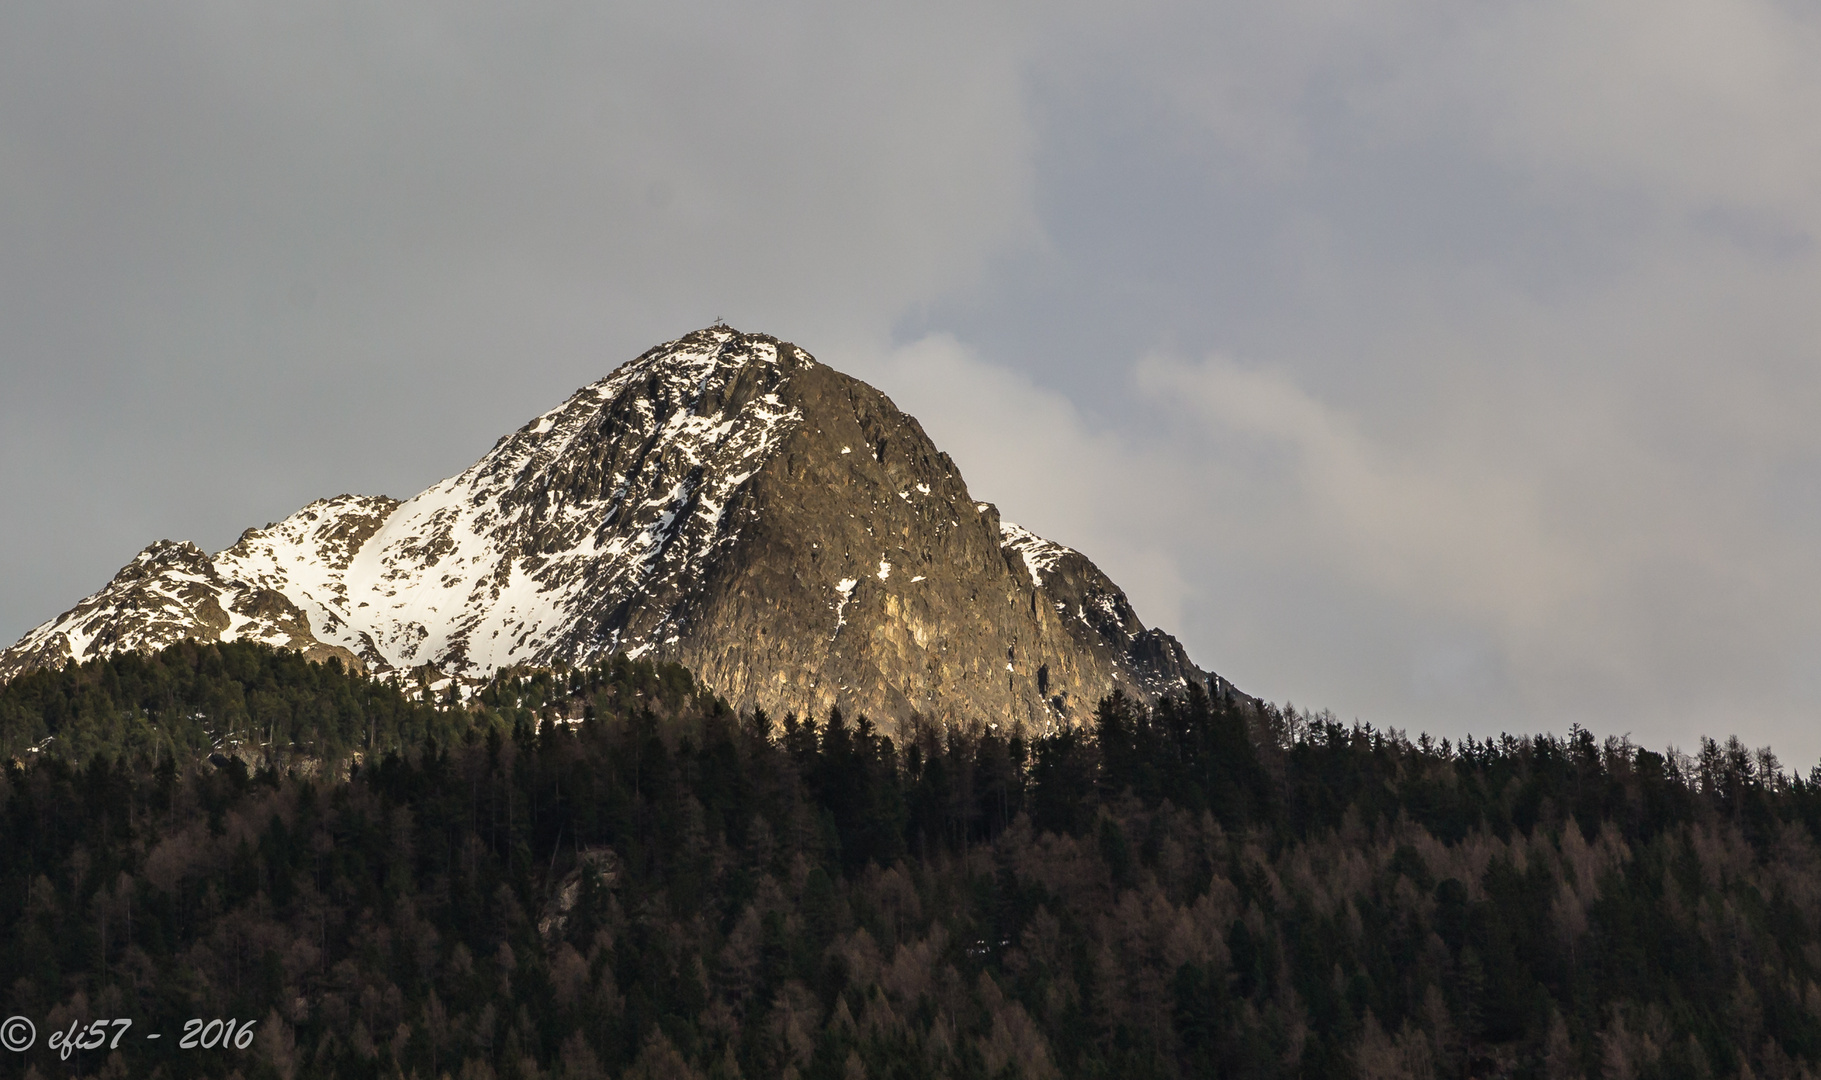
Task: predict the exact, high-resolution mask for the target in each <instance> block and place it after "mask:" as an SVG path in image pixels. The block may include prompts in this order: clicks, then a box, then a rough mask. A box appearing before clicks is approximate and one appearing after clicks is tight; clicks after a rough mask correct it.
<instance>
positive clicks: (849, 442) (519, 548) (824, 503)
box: [0, 324, 1223, 727]
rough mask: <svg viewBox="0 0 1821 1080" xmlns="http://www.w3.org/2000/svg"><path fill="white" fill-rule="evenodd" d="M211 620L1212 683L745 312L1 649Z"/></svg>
mask: <svg viewBox="0 0 1821 1080" xmlns="http://www.w3.org/2000/svg"><path fill="white" fill-rule="evenodd" d="M184 636H190V637H200V638H204V639H208V640H232V639H235V638H254V639H257V640H263V641H268V642H271V643H273V644H278V645H285V646H288V647H293V648H301V649H305V650H307V651H309V652H311V654H312V655H316V656H319V657H320V656H329V655H335V656H341V657H343V658H344V659H346V660H347V661H348V662H350V663H359V664H364V665H365V666H366V667H367V668H368V669H369V670H372V671H378V672H384V671H400V670H405V669H409V668H414V667H418V666H420V665H423V664H434V665H435V666H437V667H438V668H439V669H441V670H443V671H445V672H448V673H451V674H461V675H466V676H484V675H487V674H489V673H491V672H494V671H497V670H499V669H501V668H505V667H510V666H513V665H516V664H532V665H556V664H582V663H588V662H592V661H596V660H599V659H604V658H605V657H607V656H609V655H611V654H613V653H615V652H624V653H626V654H628V655H630V656H633V657H641V656H652V657H654V658H665V659H673V660H677V661H680V662H682V663H684V664H686V665H688V666H690V667H691V668H693V669H694V670H695V671H696V673H697V675H698V677H699V678H701V680H702V681H703V682H704V683H705V684H706V685H708V686H709V687H711V688H713V689H714V690H716V691H717V692H719V693H721V694H723V695H725V696H727V697H728V698H729V700H730V701H732V702H734V703H735V704H736V705H738V706H740V707H752V706H763V707H765V708H767V709H768V710H771V711H773V712H778V713H782V712H785V711H789V710H795V711H798V712H800V713H810V712H814V713H821V712H826V710H828V709H829V708H832V707H835V706H837V705H838V706H840V707H842V708H843V709H845V710H848V711H850V712H865V713H868V714H870V715H872V716H874V717H876V718H885V717H897V718H900V719H903V718H908V717H910V716H912V715H923V716H929V717H932V718H947V719H964V718H972V719H979V720H987V721H992V722H1007V723H1014V724H1028V725H1036V726H1039V727H1044V726H1048V725H1051V724H1054V723H1057V722H1064V723H1066V722H1072V721H1074V720H1077V719H1079V718H1080V717H1081V716H1082V715H1083V714H1084V710H1085V709H1087V708H1091V707H1092V705H1093V703H1094V702H1095V701H1097V700H1098V699H1099V698H1100V697H1101V696H1103V695H1104V694H1106V693H1107V692H1109V691H1111V690H1113V689H1120V688H1123V689H1125V690H1127V691H1128V692H1129V693H1132V694H1135V695H1138V696H1145V697H1150V696H1155V695H1156V694H1158V693H1161V692H1165V691H1169V690H1175V689H1180V688H1183V687H1186V686H1187V685H1189V684H1190V683H1199V684H1203V685H1210V684H1209V683H1208V679H1209V677H1208V676H1207V675H1205V674H1204V673H1203V672H1201V671H1200V669H1198V668H1196V667H1195V665H1194V664H1192V663H1190V662H1189V661H1188V658H1187V656H1186V655H1185V654H1184V653H1183V651H1182V648H1181V646H1180V645H1179V644H1177V643H1176V641H1175V639H1173V638H1170V637H1169V636H1168V635H1167V634H1162V633H1161V632H1159V631H1155V630H1149V629H1146V628H1145V627H1144V625H1143V624H1142V623H1141V622H1140V621H1139V620H1138V617H1137V615H1136V613H1134V612H1133V611H1132V609H1131V605H1130V604H1129V602H1128V601H1127V600H1126V598H1125V595H1124V593H1123V592H1121V591H1120V590H1119V589H1118V587H1117V586H1115V585H1114V584H1113V583H1112V582H1111V581H1109V580H1108V579H1107V578H1106V577H1105V575H1104V574H1101V573H1100V571H1099V570H1098V569H1097V568H1096V567H1094V565H1093V564H1092V563H1091V562H1090V561H1088V560H1087V558H1086V557H1085V556H1083V555H1081V554H1080V553H1079V552H1076V551H1074V550H1073V549H1070V548H1067V547H1064V546H1062V545H1060V544H1056V543H1053V542H1051V541H1048V540H1044V539H1043V538H1041V537H1038V536H1036V535H1035V534H1032V533H1030V532H1029V531H1027V530H1024V529H1022V528H1019V527H1018V526H1016V525H1012V524H1011V523H1009V522H1005V523H1002V522H1001V521H1000V520H999V515H998V512H997V510H996V509H995V508H994V507H993V506H992V504H990V503H985V502H977V501H976V500H975V499H974V498H973V497H972V496H971V495H970V494H969V493H968V490H967V487H966V485H965V483H964V482H963V481H962V478H961V475H960V472H959V470H958V469H957V468H956V467H955V464H954V462H953V461H952V460H950V459H949V457H948V455H946V454H944V453H942V452H941V451H939V450H938V449H937V448H936V447H935V445H934V444H933V443H932V442H931V441H930V439H929V437H928V436H927V435H926V434H925V433H924V431H923V429H922V426H921V425H920V424H918V423H917V421H916V420H915V419H914V418H912V417H910V416H908V415H906V414H904V413H903V412H901V411H900V410H899V409H898V408H897V407H896V406H895V405H894V404H893V403H892V402H891V400H890V399H889V398H887V397H886V396H885V395H884V394H881V393H880V392H879V391H878V390H876V389H874V388H873V387H871V386H868V385H867V384H865V383H862V382H860V381H859V380H856V379H853V378H851V377H849V376H846V375H843V374H841V373H840V372H838V371H835V370H833V369H832V368H829V367H827V366H825V365H822V364H820V363H818V362H817V361H816V360H815V359H814V358H812V357H811V356H810V355H809V354H808V353H807V352H805V351H804V350H802V349H800V348H798V347H797V346H795V345H792V344H790V343H788V342H784V341H780V340H779V339H777V338H774V337H770V336H768V335H764V334H748V333H743V332H740V331H738V330H735V329H733V328H732V327H728V326H725V325H720V324H717V325H715V326H710V327H705V328H703V329H700V330H696V331H694V332H692V333H689V334H686V335H684V336H682V337H680V338H677V339H676V340H674V341H670V342H666V343H664V344H663V345H659V346H657V347H656V348H653V349H651V350H648V351H647V352H645V353H644V354H642V355H641V356H639V357H637V358H635V359H634V360H631V361H629V362H628V363H626V364H623V365H621V366H620V367H618V368H617V369H615V370H614V371H613V372H611V373H610V374H608V375H607V376H606V377H605V378H603V379H600V380H599V381H597V382H594V383H591V384H589V385H588V386H585V387H583V388H582V389H580V390H578V391H576V392H575V393H574V394H572V395H570V396H569V398H567V399H566V400H565V401H563V402H562V403H561V404H559V405H557V406H556V407H555V408H553V409H551V410H550V411H548V412H545V413H543V414H541V415H539V416H537V417H534V418H533V419H532V420H530V421H529V422H528V423H526V424H525V425H524V426H523V427H521V428H519V429H518V430H517V431H515V432H513V433H511V434H510V435H507V436H506V437H505V438H503V439H501V440H500V441H499V443H497V444H496V445H495V446H494V447H493V449H491V450H490V451H488V452H487V454H486V455H484V456H483V457H482V458H481V459H480V460H479V461H477V462H476V463H475V464H474V465H473V466H471V467H469V468H468V469H466V470H465V471H463V472H461V473H459V474H457V475H456V476H453V477H450V478H449V479H447V480H444V481H442V482H441V483H439V484H436V485H433V486H432V487H430V488H429V489H428V490H426V491H424V492H421V493H420V494H418V495H417V496H415V497H413V498H411V499H408V500H405V501H404V502H402V503H401V502H398V501H396V500H392V499H386V498H379V497H372V496H356V495H343V496H339V497H337V498H334V499H326V500H319V501H318V502H314V503H311V504H310V505H309V506H306V507H304V508H303V509H302V510H299V511H298V512H297V513H296V514H293V515H292V516H291V517H289V518H287V519H285V520H284V521H282V522H279V523H277V524H274V525H270V526H268V527H266V528H264V529H256V530H248V531H247V532H246V533H245V534H243V535H242V537H241V538H240V540H239V541H237V542H236V543H235V544H234V546H232V547H230V548H228V549H227V550H225V551H223V552H220V553H218V554H216V555H214V556H212V557H210V556H206V555H204V554H203V553H202V552H201V551H200V550H198V549H196V548H195V547H194V546H193V545H172V544H169V542H164V543H163V544H161V545H154V546H153V547H152V548H148V549H147V550H146V552H144V553H142V554H141V555H140V556H139V557H138V558H136V559H135V560H134V562H133V563H132V564H129V566H128V567H127V568H125V569H123V570H122V571H121V572H120V574H119V575H117V576H116V578H115V580H114V581H113V582H110V584H109V585H108V586H107V587H106V588H104V589H103V590H102V591H101V592H99V593H97V594H95V596H92V597H90V598H88V599H86V600H84V601H83V602H82V603H81V604H79V605H78V606H77V607H76V608H74V609H72V610H71V611H70V612H67V613H65V614H64V615H63V616H60V617H59V618H58V619H54V620H52V621H51V622H49V623H46V624H44V625H43V626H41V627H39V628H37V629H35V630H33V631H32V632H31V633H30V634H28V635H26V637H25V638H24V639H22V640H21V642H20V643H19V644H18V645H16V646H14V648H12V649H9V650H7V651H6V652H5V653H0V679H3V678H7V677H10V676H11V675H12V674H14V673H16V672H17V671H20V670H24V669H25V668H27V667H32V666H41V665H43V664H46V663H58V662H62V660H65V659H71V658H73V659H85V658H87V657H88V656H92V655H98V654H100V653H104V652H111V651H115V650H118V649H122V648H149V647H155V646H157V645H161V644H166V643H169V641H171V640H176V639H177V638H178V637H184ZM1211 685H1213V686H1214V687H1216V688H1219V687H1220V686H1221V685H1223V684H1221V683H1219V681H1218V680H1215V681H1214V682H1213V683H1212V684H1211Z"/></svg>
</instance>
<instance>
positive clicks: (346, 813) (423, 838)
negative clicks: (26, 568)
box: [0, 644, 1821, 1080]
mask: <svg viewBox="0 0 1821 1080" xmlns="http://www.w3.org/2000/svg"><path fill="white" fill-rule="evenodd" d="M0 751H4V753H5V755H6V757H7V758H8V759H9V760H10V764H9V765H8V766H7V768H6V771H5V774H4V777H3V778H0V808H3V812H4V819H3V820H0V926H6V927H10V928H12V929H11V930H10V931H9V932H7V933H5V934H4V935H0V993H4V994H5V996H6V1001H5V1003H4V1006H3V1007H0V1008H3V1011H4V1012H5V1013H6V1014H8V1015H12V1014H17V1015H22V1016H27V1017H31V1018H33V1020H34V1021H35V1023H36V1024H37V1027H38V1029H39V1031H40V1032H48V1031H51V1030H59V1029H62V1028H65V1027H67V1026H68V1025H69V1024H70V1023H71V1022H72V1021H82V1022H85V1023H86V1022H88V1021H89V1020H90V1019H92V1018H108V1017H132V1018H134V1020H135V1025H136V1026H137V1027H138V1029H139V1030H150V1029H155V1028H162V1029H163V1030H166V1031H171V1032H176V1031H178V1030H179V1029H180V1028H181V1027H182V1025H183V1022H184V1021H185V1020H186V1019H188V1018H193V1017H224V1018H238V1019H242V1020H244V1019H248V1018H254V1019H257V1021H258V1022H257V1023H256V1024H255V1028H254V1030H255V1031H256V1033H257V1034H256V1037H255V1038H254V1039H253V1041H252V1045H251V1046H249V1047H248V1048H247V1049H245V1050H244V1051H242V1050H232V1049H230V1050H221V1049H215V1050H212V1051H200V1050H178V1049H176V1048H175V1047H174V1046H172V1045H171V1043H170V1042H168V1041H167V1042H165V1043H163V1044H159V1045H158V1046H157V1047H156V1048H149V1047H150V1044H145V1043H141V1044H138V1045H131V1044H128V1045H123V1046H122V1047H121V1048H120V1049H118V1050H114V1051H111V1052H110V1051H109V1050H107V1049H106V1048H105V1047H103V1048H101V1049H97V1050H85V1051H81V1052H78V1053H75V1054H73V1055H72V1056H70V1057H68V1058H67V1059H63V1058H60V1057H59V1056H58V1055H57V1054H56V1053H55V1052H53V1051H50V1050H48V1049H47V1048H46V1045H45V1040H44V1039H43V1038H42V1037H41V1038H40V1039H39V1041H38V1044H37V1046H36V1047H35V1048H34V1049H33V1050H31V1051H28V1052H26V1053H23V1054H21V1053H12V1052H5V1051H0V1070H3V1071H5V1073H6V1074H7V1075H29V1074H30V1073H31V1072H33V1071H35V1072H36V1073H37V1074H38V1075H41V1076H45V1077H49V1076H54V1075H60V1074H63V1073H65V1072H71V1071H74V1072H79V1073H82V1074H97V1073H98V1074H102V1075H118V1076H128V1075H130V1076H165V1077H173V1078H174V1077H181V1076H228V1075H232V1074H234V1073H239V1074H241V1075H243V1076H245V1077H249V1078H251V1077H271V1076H279V1077H318V1076H322V1077H328V1076H337V1077H348V1078H354V1077H379V1076H387V1077H391V1076H417V1077H422V1078H426V1080H428V1078H432V1077H441V1076H444V1075H448V1076H450V1077H453V1078H457V1080H477V1078H490V1077H549V1078H561V1077H621V1076H633V1077H641V1078H643V1077H651V1078H656V1077H721V1078H732V1077H753V1078H757V1077H784V1076H797V1077H805V1078H807V1077H843V1078H845V1077H863V1076H870V1077H879V1078H886V1077H906V1078H909V1077H923V1076H931V1077H935V1076H956V1077H982V1078H987V1077H993V1078H998V1077H1061V1076H1067V1077H1095V1076H1103V1077H1178V1076H1282V1077H1292V1076H1312V1077H1327V1076H1332V1077H1372V1078H1376V1077H1392V1076H1411V1077H1437V1078H1439V1077H1465V1076H1495V1075H1497V1076H1514V1077H1539V1078H1544V1077H1546V1078H1550V1080H1559V1078H1568V1077H1584V1078H1593V1077H1610V1078H1615V1080H1624V1078H1631V1077H1654V1076H1663V1077H1722V1076H1753V1077H1783V1076H1801V1075H1809V1074H1810V1073H1812V1072H1813V1071H1814V1070H1815V1069H1816V1063H1817V1061H1818V1060H1821V982H1818V980H1821V924H1818V920H1821V903H1818V901H1821V856H1818V855H1817V844H1816V837H1817V830H1818V829H1821V770H1818V771H1817V772H1816V773H1813V774H1810V775H1809V776H1808V777H1803V776H1800V775H1792V774H1790V773H1787V772H1785V771H1784V770H1783V769H1782V768H1781V767H1780V766H1779V764H1778V763H1777V762H1776V759H1775V758H1774V756H1772V755H1771V754H1769V752H1768V751H1756V752H1753V751H1749V750H1747V749H1746V748H1744V747H1742V746H1740V745H1739V744H1738V743H1737V742H1736V741H1728V742H1725V743H1717V742H1713V741H1704V742H1703V743H1701V744H1700V745H1699V746H1698V747H1697V748H1696V752H1695V753H1694V754H1693V755H1689V756H1685V755H1680V754H1674V753H1658V752H1655V751H1651V750H1648V749H1644V748H1641V747H1638V746H1635V745H1632V744H1631V743H1629V742H1628V741H1626V740H1624V739H1617V738H1606V739H1601V738H1598V737H1596V736H1595V735H1593V734H1592V733H1589V732H1587V731H1584V730H1581V729H1578V728H1576V729H1573V730H1572V731H1571V732H1570V733H1569V734H1568V735H1567V736H1566V737H1554V736H1529V737H1513V736H1504V737H1500V738H1498V739H1495V740H1490V741H1477V740H1469V741H1467V742H1465V743H1462V744H1450V743H1447V742H1442V743H1436V742H1433V741H1431V740H1429V739H1428V738H1426V737H1425V738H1419V739H1417V740H1414V741H1412V740H1410V739H1407V738H1405V737H1403V736H1401V735H1399V734H1397V733H1395V732H1386V731H1380V730H1374V729H1372V728H1370V727H1366V726H1361V725H1343V724H1341V723H1338V722H1336V721H1335V720H1334V719H1333V718H1331V717H1328V716H1325V715H1322V716H1310V715H1308V714H1304V713H1299V712H1297V711H1296V710H1294V709H1289V708H1283V709H1279V708H1273V707H1269V706H1260V705H1258V704H1256V703H1254V702H1251V701H1249V700H1246V699H1238V698H1221V699H1210V698H1209V697H1207V696H1206V695H1205V694H1202V693H1200V692H1199V691H1191V693H1190V694H1189V696H1188V697H1186V698H1183V699H1177V700H1170V699H1166V700H1164V701H1163V702H1161V703H1160V704H1158V705H1157V706H1156V707H1155V708H1150V707H1145V706H1143V705H1140V704H1138V703H1134V702H1132V701H1129V700H1126V699H1124V698H1119V697H1115V698H1111V699H1108V700H1107V701H1105V702H1103V703H1102V704H1101V706H1100V708H1099V711H1098V713H1097V716H1096V718H1095V722H1094V724H1093V725H1092V726H1091V727H1090V728H1087V729H1084V730H1074V731H1068V732H1063V733H1060V734H1052V735H1047V736H1045V735H1037V734H1035V733H1027V732H1010V731H998V730H993V729H991V728H989V727H981V728H979V729H977V730H967V729H962V728H949V729H937V728H934V727H926V726H916V725H913V726H911V727H909V728H908V729H906V730H903V731H896V730H894V731H892V732H890V733H885V732H881V731H878V730H876V729H875V728H874V727H873V726H872V725H871V724H869V723H868V722H867V721H865V720H864V719H861V718H844V717H842V716H840V715H839V714H831V715H829V716H826V717H815V718H808V717H802V718H799V717H794V716H789V717H782V718H769V717H766V716H765V715H763V714H762V713H761V714H752V715H739V714H735V713H733V712H731V711H729V710H728V709H727V707H726V706H725V704H724V703H722V702H720V701H719V700H717V699H716V698H714V697H713V696H711V695H708V694H706V693H703V692H701V691H700V690H699V689H698V688H697V687H696V686H695V685H694V683H693V680H692V679H691V678H690V676H689V674H688V672H687V671H685V670H683V669H681V668H678V667H675V666H659V665H652V664H650V663H634V662H629V661H627V660H625V659H624V658H623V657H621V658H616V659H615V660H613V661H612V662H611V663H609V664H606V665H603V666H601V667H599V668H595V669H591V670H586V671H559V672H550V671H541V672H523V671H521V672H510V673H506V674H503V675H502V676H501V677H499V678H497V679H495V680H494V681H493V682H492V683H490V684H488V685H486V686H485V687H483V688H481V689H480V690H479V692H478V693H477V694H475V695H473V696H472V697H470V698H468V699H467V700H465V701H461V700H457V699H455V698H453V697H451V696H450V695H448V694H446V693H434V692H432V691H431V690H430V689H429V688H428V686H427V685H425V684H423V683H412V682H410V681H407V682H406V683H405V684H404V685H403V686H394V685H390V684H386V683H381V682H377V681H374V680H371V679H368V678H366V677H364V676H360V675H357V674H353V673H349V672H345V671H343V670H341V669H340V668H338V667H334V666H320V665H316V664H311V663H307V662H305V661H303V660H302V659H301V658H299V657H297V656H296V655H294V654H287V653H283V652H278V651H274V650H270V649H265V648H263V647H258V646H252V645H225V646H223V645H208V646H203V645H195V644H185V645H179V646H175V647H173V648H171V649H168V650H166V651H164V652H162V653H159V654H156V655H150V656H147V655H137V654H124V655H121V656H117V657H114V658H112V659H108V660H103V661H93V662H90V663H88V664H85V665H82V666H80V667H71V668H68V669H65V670H63V671H42V672H36V673H32V674H30V675H27V676H23V677H21V678H18V679H15V680H13V681H12V682H10V683H8V684H7V685H6V686H4V687H0Z"/></svg>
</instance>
